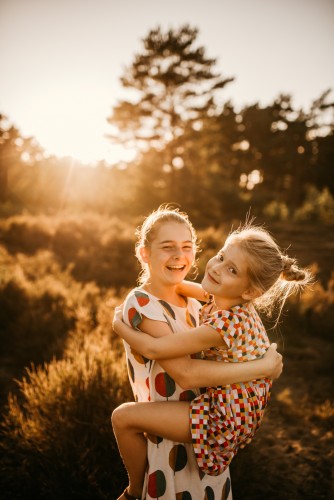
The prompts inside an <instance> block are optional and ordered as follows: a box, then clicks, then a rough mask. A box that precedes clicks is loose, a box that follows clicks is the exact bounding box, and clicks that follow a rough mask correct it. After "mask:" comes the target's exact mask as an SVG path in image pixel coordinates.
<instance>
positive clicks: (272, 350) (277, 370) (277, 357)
mask: <svg viewBox="0 0 334 500" xmlns="http://www.w3.org/2000/svg"><path fill="white" fill-rule="evenodd" d="M263 360H264V361H265V363H266V364H265V366H266V376H267V377H268V378H272V379H275V378H278V377H279V376H280V375H281V373H282V370H283V357H282V355H281V354H280V353H279V352H277V344H271V345H270V347H269V349H268V351H267V352H266V354H265V355H264V356H263Z"/></svg>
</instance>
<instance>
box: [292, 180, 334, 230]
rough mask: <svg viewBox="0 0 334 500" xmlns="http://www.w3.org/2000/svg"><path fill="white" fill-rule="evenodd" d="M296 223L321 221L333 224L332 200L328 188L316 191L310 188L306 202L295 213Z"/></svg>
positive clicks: (333, 207) (312, 187)
mask: <svg viewBox="0 0 334 500" xmlns="http://www.w3.org/2000/svg"><path fill="white" fill-rule="evenodd" d="M294 218H295V220H296V221H303V222H304V221H321V222H324V223H326V224H333V221H334V198H333V196H332V195H331V193H330V191H329V189H328V188H324V189H323V190H322V191H318V190H317V188H315V187H314V186H310V187H309V189H308V192H307V197H306V200H305V202H304V204H303V206H302V207H300V208H298V209H297V210H296V212H295V215H294Z"/></svg>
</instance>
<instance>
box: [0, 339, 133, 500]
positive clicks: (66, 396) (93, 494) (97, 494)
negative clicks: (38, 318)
mask: <svg viewBox="0 0 334 500" xmlns="http://www.w3.org/2000/svg"><path fill="white" fill-rule="evenodd" d="M88 338H89V341H86V345H85V347H84V348H83V349H82V350H81V351H80V352H74V354H73V355H72V356H71V355H69V354H68V356H67V357H66V359H63V360H59V361H56V360H53V361H52V362H51V363H50V364H48V365H45V366H44V367H38V368H34V367H32V368H30V369H29V370H27V375H26V377H25V378H23V380H22V381H21V382H19V388H20V400H21V402H19V401H18V399H17V397H14V396H10V397H9V400H8V407H7V409H6V412H5V415H4V419H3V422H2V424H1V428H0V434H1V441H0V443H1V444H0V452H1V453H0V455H1V458H0V465H1V471H2V473H1V476H0V488H1V491H3V492H4V491H5V492H6V495H7V498H15V499H18V500H19V499H21V498H22V499H23V498H34V499H39V498H48V499H50V500H51V499H57V500H58V499H59V498H66V499H71V498H76V499H77V498H89V499H94V498H96V499H102V498H104V499H109V498H110V499H113V498H115V496H114V495H115V493H116V492H117V491H120V489H121V488H122V487H124V482H125V472H124V469H123V465H122V463H121V460H120V457H119V454H118V450H117V446H116V443H115V439H114V436H113V432H112V428H111V423H110V415H111V412H112V410H113V409H114V408H115V407H116V406H118V405H119V404H120V403H122V402H124V401H125V400H129V399H132V396H131V394H130V388H129V384H128V382H127V375H126V373H125V368H124V367H125V362H123V360H120V359H119V358H118V357H117V356H115V353H114V352H113V351H112V350H111V348H110V342H109V339H108V337H106V336H101V335H99V334H98V333H96V332H95V333H94V334H90V335H88ZM70 351H71V349H69V351H68V352H70ZM74 351H75V350H74ZM120 361H121V362H120Z"/></svg>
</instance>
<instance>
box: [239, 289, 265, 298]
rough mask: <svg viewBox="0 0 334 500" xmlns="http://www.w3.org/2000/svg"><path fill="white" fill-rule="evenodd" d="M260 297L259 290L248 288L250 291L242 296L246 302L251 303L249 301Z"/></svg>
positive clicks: (246, 291)
mask: <svg viewBox="0 0 334 500" xmlns="http://www.w3.org/2000/svg"><path fill="white" fill-rule="evenodd" d="M260 295H261V291H260V290H258V289H257V288H248V290H245V291H244V292H243V294H242V295H241V297H242V298H243V299H244V300H246V301H249V300H254V299H256V298H257V297H260Z"/></svg>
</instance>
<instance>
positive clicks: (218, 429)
mask: <svg viewBox="0 0 334 500" xmlns="http://www.w3.org/2000/svg"><path fill="white" fill-rule="evenodd" d="M211 308H212V304H208V305H207V306H205V307H203V309H202V311H201V322H202V324H205V325H208V326H211V327H212V328H214V329H215V330H216V331H217V332H218V333H220V335H221V336H222V339H223V340H224V342H225V346H224V347H222V348H220V347H217V348H211V349H208V350H207V351H206V352H205V353H204V355H205V358H207V359H212V360H216V361H225V362H232V363H233V362H243V361H248V360H253V359H257V358H260V357H262V356H263V355H264V354H265V352H266V350H267V349H268V347H269V340H268V337H267V334H266V331H265V328H264V326H263V324H262V322H261V320H260V318H259V316H258V314H257V312H256V310H255V308H254V306H253V305H251V304H244V305H243V306H235V307H233V308H231V309H229V310H227V311H222V310H219V311H216V312H213V313H212V314H210V310H211ZM270 389H271V381H270V380H269V379H263V380H254V381H251V382H247V383H240V384H232V385H228V386H226V387H214V388H208V389H207V390H206V392H205V393H204V394H201V395H199V396H197V397H196V398H195V399H194V400H193V401H192V403H191V405H190V423H191V433H192V439H193V446H194V451H195V455H196V459H197V463H198V466H199V467H200V469H201V470H202V471H203V472H204V473H205V474H212V475H219V474H222V473H223V472H224V470H226V468H227V467H228V466H229V464H230V462H231V460H232V458H233V457H234V456H235V454H236V453H237V451H238V449H239V447H240V444H242V443H244V442H246V441H247V440H249V439H252V438H253V436H254V434H255V432H256V431H257V429H258V428H259V425H260V423H261V420H262V417H263V413H264V409H265V407H266V405H267V402H268V399H269V395H270Z"/></svg>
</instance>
